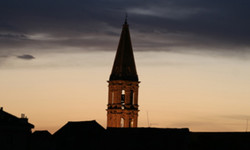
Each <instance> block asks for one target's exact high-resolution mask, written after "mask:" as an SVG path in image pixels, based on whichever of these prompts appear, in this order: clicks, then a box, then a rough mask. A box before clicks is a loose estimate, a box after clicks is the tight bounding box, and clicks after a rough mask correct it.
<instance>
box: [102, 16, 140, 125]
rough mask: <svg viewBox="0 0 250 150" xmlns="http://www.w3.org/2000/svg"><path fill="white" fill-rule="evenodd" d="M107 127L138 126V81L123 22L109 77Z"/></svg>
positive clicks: (128, 36)
mask: <svg viewBox="0 0 250 150" xmlns="http://www.w3.org/2000/svg"><path fill="white" fill-rule="evenodd" d="M108 83H109V96H108V108H107V127H113V128H120V127H124V128H135V127H137V124H138V112H139V110H138V106H139V105H138V88H139V83H140V82H139V79H138V75H137V72H136V66H135V59H134V54H133V49H132V43H131V39H130V33H129V26H128V23H127V19H126V20H125V22H124V24H123V28H122V32H121V37H120V41H119V45H118V48H117V52H116V56H115V60H114V64H113V69H112V71H111V75H110V77H109V81H108Z"/></svg>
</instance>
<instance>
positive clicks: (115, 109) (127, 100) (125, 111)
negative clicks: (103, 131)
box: [107, 80, 139, 128]
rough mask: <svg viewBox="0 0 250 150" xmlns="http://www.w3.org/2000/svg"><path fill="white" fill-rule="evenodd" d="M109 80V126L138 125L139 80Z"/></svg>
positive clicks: (127, 126)
mask: <svg viewBox="0 0 250 150" xmlns="http://www.w3.org/2000/svg"><path fill="white" fill-rule="evenodd" d="M108 82H109V97H108V109H107V127H114V128H115V127H118V128H120V127H124V128H130V127H137V124H138V112H139V110H138V88H139V82H137V81H123V80H120V81H108Z"/></svg>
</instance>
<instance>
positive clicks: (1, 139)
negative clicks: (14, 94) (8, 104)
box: [0, 107, 34, 150]
mask: <svg viewBox="0 0 250 150" xmlns="http://www.w3.org/2000/svg"><path fill="white" fill-rule="evenodd" d="M32 128H34V125H33V124H30V123H29V122H28V118H27V117H26V116H25V115H24V114H22V115H21V118H18V117H16V116H14V115H12V114H10V113H8V112H6V111H4V110H3V107H1V108H0V149H1V150H14V149H16V150H26V149H27V148H28V147H29V145H30V136H31V133H32V132H31V129H32Z"/></svg>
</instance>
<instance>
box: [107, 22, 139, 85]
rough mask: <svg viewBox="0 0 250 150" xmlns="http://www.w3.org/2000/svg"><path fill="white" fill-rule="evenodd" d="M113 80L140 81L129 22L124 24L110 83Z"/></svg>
mask: <svg viewBox="0 0 250 150" xmlns="http://www.w3.org/2000/svg"><path fill="white" fill-rule="evenodd" d="M113 80H126V81H138V76H137V72H136V67H135V60H134V54H133V49H132V44H131V39H130V34H129V26H128V24H127V20H125V23H124V24H123V28H122V33H121V37H120V41H119V45H118V48H117V52H116V56H115V61H114V65H113V69H112V72H111V75H110V78H109V81H113Z"/></svg>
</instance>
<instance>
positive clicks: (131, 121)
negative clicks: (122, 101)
mask: <svg viewBox="0 0 250 150" xmlns="http://www.w3.org/2000/svg"><path fill="white" fill-rule="evenodd" d="M133 126H134V119H129V127H130V128H131V127H133Z"/></svg>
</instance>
